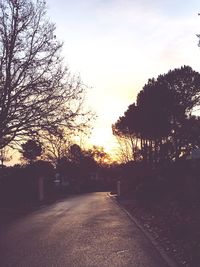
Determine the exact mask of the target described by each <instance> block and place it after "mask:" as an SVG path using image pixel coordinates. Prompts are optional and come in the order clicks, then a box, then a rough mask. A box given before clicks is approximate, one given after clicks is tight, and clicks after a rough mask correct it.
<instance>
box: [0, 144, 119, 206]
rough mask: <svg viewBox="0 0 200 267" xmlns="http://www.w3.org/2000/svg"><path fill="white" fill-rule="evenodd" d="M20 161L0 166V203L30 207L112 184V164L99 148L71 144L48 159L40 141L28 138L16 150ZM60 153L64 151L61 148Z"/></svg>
mask: <svg viewBox="0 0 200 267" xmlns="http://www.w3.org/2000/svg"><path fill="white" fill-rule="evenodd" d="M20 152H21V154H22V158H21V160H23V162H24V163H23V164H18V165H15V166H13V167H5V166H1V169H0V207H3V208H17V209H18V208H20V209H21V208H22V209H30V208H32V207H33V206H37V205H38V204H40V203H41V202H42V203H52V202H53V201H55V200H57V199H59V198H63V197H67V196H68V195H69V194H77V193H78V194H79V193H87V192H95V191H109V190H111V189H112V188H113V187H114V183H116V181H114V180H113V179H114V178H113V172H114V170H113V167H112V166H110V165H109V163H108V162H107V161H108V160H109V156H108V154H107V153H106V152H104V150H103V148H101V147H96V146H93V147H92V148H90V149H82V148H81V147H80V146H79V145H77V144H73V145H70V146H69V147H68V149H66V148H65V154H63V155H62V156H61V157H60V158H57V159H54V160H53V161H49V160H48V159H42V158H44V157H45V150H44V147H43V145H42V143H39V142H38V141H35V140H28V141H27V142H26V143H23V144H22V148H21V150H20ZM63 153H64V152H63Z"/></svg>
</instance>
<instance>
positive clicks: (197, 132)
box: [113, 66, 200, 266]
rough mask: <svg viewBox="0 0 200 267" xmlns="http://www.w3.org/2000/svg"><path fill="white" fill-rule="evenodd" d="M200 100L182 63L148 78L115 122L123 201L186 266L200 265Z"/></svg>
mask: <svg viewBox="0 0 200 267" xmlns="http://www.w3.org/2000/svg"><path fill="white" fill-rule="evenodd" d="M199 104H200V74H199V73H198V72H196V71H194V70H192V68H191V67H189V66H183V67H181V68H179V69H174V70H170V71H169V72H168V73H167V74H164V75H160V76H158V78H156V79H155V78H152V79H150V80H149V81H148V83H147V84H145V85H144V87H143V88H142V90H141V91H140V92H139V94H138V96H137V100H136V103H133V104H131V105H130V106H129V107H128V109H127V110H126V111H125V113H124V115H123V116H121V117H120V118H119V119H118V120H117V122H116V123H115V124H113V133H114V135H115V136H116V138H117V139H118V141H119V144H120V149H121V153H120V155H121V159H122V160H123V164H121V165H120V167H119V172H120V174H121V179H120V180H121V196H122V198H121V200H120V201H121V203H122V204H123V205H125V207H126V208H128V209H129V210H130V211H131V212H132V213H133V215H134V216H136V217H138V219H139V220H140V221H141V222H142V223H143V224H144V226H145V227H147V229H148V230H149V231H151V232H154V235H155V236H156V235H157V238H158V239H162V238H163V240H164V242H163V243H164V245H165V246H166V248H167V250H171V251H172V252H173V253H174V254H175V255H176V256H177V258H178V260H179V262H181V263H182V264H183V265H186V266H198V265H199V263H200V258H199V255H200V242H199V240H200V239H199V237H200V227H199V225H200V224H199V223H200V217H199V215H198V214H199V208H200V206H199V203H200V195H199V192H200V180H199V173H200V167H199V166H200V165H199V163H200V117H199V116H198V115H197V114H198V112H197V110H198V109H199ZM195 114H196V115H195Z"/></svg>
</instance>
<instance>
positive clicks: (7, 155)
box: [0, 147, 12, 167]
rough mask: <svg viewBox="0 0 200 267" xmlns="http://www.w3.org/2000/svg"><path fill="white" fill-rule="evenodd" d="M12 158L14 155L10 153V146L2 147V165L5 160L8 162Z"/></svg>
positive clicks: (0, 150) (0, 158)
mask: <svg viewBox="0 0 200 267" xmlns="http://www.w3.org/2000/svg"><path fill="white" fill-rule="evenodd" d="M11 159H12V156H11V155H10V151H9V148H8V147H4V148H2V149H0V162H1V166H2V167H3V166H4V163H5V162H8V161H10V160H11Z"/></svg>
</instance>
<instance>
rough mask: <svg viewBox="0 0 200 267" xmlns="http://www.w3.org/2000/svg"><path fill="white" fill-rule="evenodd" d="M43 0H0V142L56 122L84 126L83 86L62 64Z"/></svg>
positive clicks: (0, 144)
mask: <svg viewBox="0 0 200 267" xmlns="http://www.w3.org/2000/svg"><path fill="white" fill-rule="evenodd" d="M61 48H62V43H60V42H59V41H58V40H57V38H56V35H55V25H54V24H53V23H51V22H50V21H49V20H48V19H47V17H46V4H45V1H42V0H36V1H31V0H0V148H3V147H4V146H6V145H7V144H11V143H12V142H13V141H15V142H20V141H21V140H24V137H27V136H32V135H34V134H36V133H38V132H41V130H48V131H50V132H53V131H55V129H57V127H58V126H59V125H65V126H67V127H69V128H73V127H76V126H77V125H78V126H80V127H83V126H85V125H86V121H87V119H85V120H84V121H83V120H82V119H81V118H80V117H84V118H85V115H86V113H84V112H83V111H82V109H81V108H82V104H83V93H84V86H83V84H82V83H81V81H80V79H79V78H76V77H72V76H71V75H70V73H69V71H68V70H67V69H66V68H65V67H63V62H62V61H63V60H62V58H61V56H60V52H61Z"/></svg>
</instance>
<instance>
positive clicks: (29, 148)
mask: <svg viewBox="0 0 200 267" xmlns="http://www.w3.org/2000/svg"><path fill="white" fill-rule="evenodd" d="M21 146H22V150H21V151H20V152H21V153H22V156H23V158H24V159H25V160H28V161H29V162H33V161H34V160H36V159H37V158H38V157H39V156H41V154H42V145H41V143H39V142H38V141H36V140H28V141H27V142H26V143H24V144H22V145H21Z"/></svg>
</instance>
